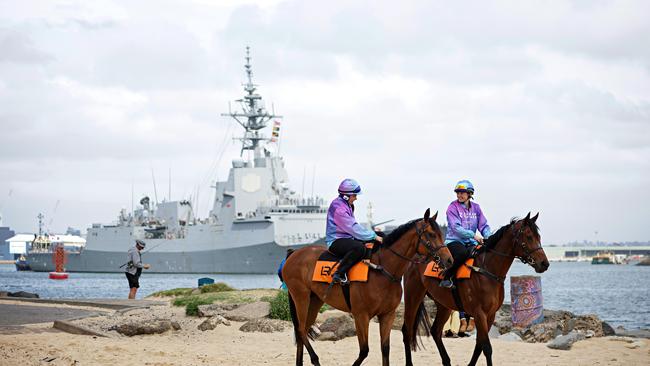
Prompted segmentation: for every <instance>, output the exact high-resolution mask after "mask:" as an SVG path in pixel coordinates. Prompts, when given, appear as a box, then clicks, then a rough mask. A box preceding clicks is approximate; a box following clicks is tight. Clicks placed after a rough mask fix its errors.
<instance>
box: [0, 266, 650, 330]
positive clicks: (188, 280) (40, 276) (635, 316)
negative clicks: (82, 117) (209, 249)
mask: <svg viewBox="0 0 650 366" xmlns="http://www.w3.org/2000/svg"><path fill="white" fill-rule="evenodd" d="M534 274H535V273H534V271H533V270H532V268H530V267H529V266H527V265H523V264H521V263H519V262H515V264H514V265H513V266H512V268H511V269H510V273H509V275H511V276H519V275H534ZM201 277H210V278H213V279H214V280H215V281H217V282H219V281H220V282H225V283H227V284H229V285H230V286H232V287H235V288H238V289H250V288H278V287H279V286H280V281H279V279H278V278H277V276H275V275H222V274H205V275H201V274H162V273H146V271H145V273H144V274H143V276H142V278H141V279H140V285H141V287H140V291H139V292H138V297H142V296H146V295H148V294H150V293H152V292H155V291H160V290H166V289H170V288H176V287H196V285H197V280H198V279H199V278H201ZM541 277H542V289H543V296H544V307H545V308H546V309H554V310H568V311H571V312H574V313H576V314H590V313H593V314H597V315H598V316H599V317H600V318H601V319H603V320H605V321H607V322H608V323H609V324H610V325H612V326H614V327H616V326H619V325H622V326H624V327H625V328H627V329H635V328H650V267H642V266H632V265H600V266H594V265H591V264H590V263H585V262H578V263H568V262H553V263H551V267H550V268H549V270H548V271H547V272H546V273H543V274H542V275H541ZM127 287H128V286H127V281H126V278H125V276H124V274H121V273H71V274H70V279H69V280H67V281H55V280H49V279H48V274H47V273H43V272H16V271H15V269H14V266H13V265H0V291H12V292H14V291H21V290H22V291H28V292H35V293H38V294H39V295H40V296H41V297H42V298H57V297H58V298H93V297H95V298H125V297H126V295H127V294H128V288H127ZM509 289H510V281H509V280H508V281H507V282H506V298H505V302H506V303H508V302H510V293H509Z"/></svg>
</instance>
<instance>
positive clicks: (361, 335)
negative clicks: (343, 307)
mask: <svg viewBox="0 0 650 366" xmlns="http://www.w3.org/2000/svg"><path fill="white" fill-rule="evenodd" d="M369 323H370V319H369V318H368V314H363V313H361V314H354V326H355V328H356V330H357V339H358V340H359V357H358V358H357V359H356V361H354V363H353V364H352V366H359V365H361V362H363V360H365V359H366V357H368V351H369V349H368V324H369Z"/></svg>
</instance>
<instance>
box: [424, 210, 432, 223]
mask: <svg viewBox="0 0 650 366" xmlns="http://www.w3.org/2000/svg"><path fill="white" fill-rule="evenodd" d="M430 215H431V210H430V209H428V208H427V210H426V211H424V221H429V216H430Z"/></svg>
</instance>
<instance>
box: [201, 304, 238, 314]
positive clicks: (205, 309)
mask: <svg viewBox="0 0 650 366" xmlns="http://www.w3.org/2000/svg"><path fill="white" fill-rule="evenodd" d="M239 306H240V304H208V305H199V306H198V307H197V315H198V316H199V317H210V316H215V315H220V316H223V315H224V314H226V312H228V311H231V310H234V309H236V308H238V307H239Z"/></svg>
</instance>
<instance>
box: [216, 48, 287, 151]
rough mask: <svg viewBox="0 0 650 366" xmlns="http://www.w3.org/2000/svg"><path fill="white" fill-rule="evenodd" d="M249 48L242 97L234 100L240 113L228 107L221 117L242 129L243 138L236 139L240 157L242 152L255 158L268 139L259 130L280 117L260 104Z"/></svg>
mask: <svg viewBox="0 0 650 366" xmlns="http://www.w3.org/2000/svg"><path fill="white" fill-rule="evenodd" d="M251 59H252V57H251V54H250V47H249V46H246V57H245V60H246V63H245V64H244V70H245V71H246V83H244V84H243V86H244V92H245V94H244V97H243V98H241V99H238V100H236V102H237V103H239V105H240V109H241V110H240V111H235V112H233V111H232V110H231V109H230V105H229V107H228V113H222V114H221V115H222V116H226V117H231V118H232V119H234V120H235V121H237V123H239V124H240V125H241V126H242V127H243V128H244V136H243V137H240V138H237V140H240V141H241V142H242V147H241V152H240V156H242V157H243V156H244V151H245V150H249V151H251V150H252V151H254V152H255V156H256V157H258V156H260V157H261V156H262V152H261V148H262V145H263V142H264V141H269V140H270V138H267V137H264V135H263V134H262V133H261V131H260V130H262V129H263V128H265V127H266V125H267V123H268V122H269V121H270V120H272V119H280V118H282V116H278V115H276V114H275V111H274V108H272V110H271V113H269V112H268V111H267V110H266V108H264V104H263V102H262V96H261V95H259V94H257V93H256V91H257V85H256V84H254V83H253V66H252V65H251Z"/></svg>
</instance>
